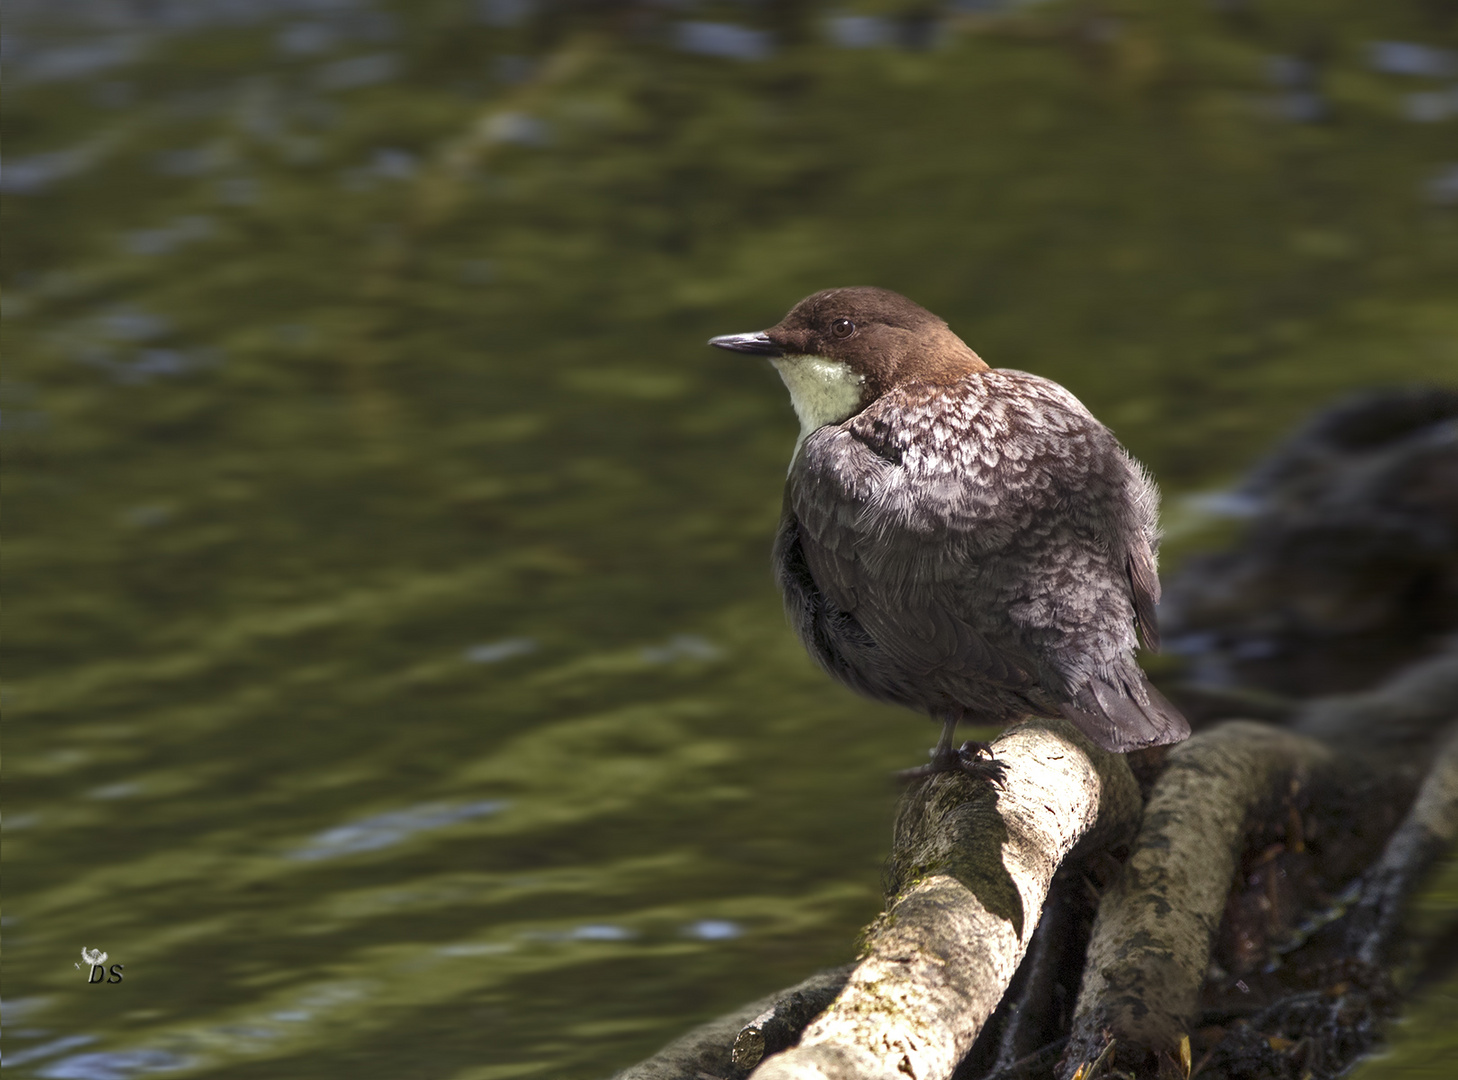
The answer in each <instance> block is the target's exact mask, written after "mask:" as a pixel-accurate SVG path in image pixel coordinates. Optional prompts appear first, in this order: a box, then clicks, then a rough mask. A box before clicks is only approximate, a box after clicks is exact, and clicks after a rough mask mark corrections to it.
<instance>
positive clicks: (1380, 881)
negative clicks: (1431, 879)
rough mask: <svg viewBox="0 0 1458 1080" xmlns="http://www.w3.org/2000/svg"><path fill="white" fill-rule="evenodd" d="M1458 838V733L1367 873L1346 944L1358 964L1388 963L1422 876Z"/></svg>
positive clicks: (1445, 746) (1451, 737)
mask: <svg viewBox="0 0 1458 1080" xmlns="http://www.w3.org/2000/svg"><path fill="white" fill-rule="evenodd" d="M1454 837H1458V730H1455V731H1454V732H1453V733H1452V734H1450V735H1449V736H1448V738H1447V740H1446V742H1445V743H1444V744H1443V745H1442V746H1441V748H1440V749H1439V751H1438V753H1437V755H1436V759H1435V760H1434V762H1433V767H1432V768H1431V769H1430V770H1429V771H1428V775H1427V778H1426V779H1425V780H1424V781H1423V786H1422V787H1421V788H1419V789H1418V796H1417V799H1416V801H1414V803H1413V805H1412V809H1410V810H1409V811H1408V812H1407V817H1406V818H1404V819H1403V822H1402V824H1401V825H1399V826H1398V827H1397V831H1396V832H1394V833H1393V834H1392V837H1391V839H1389V840H1388V841H1387V847H1386V848H1385V849H1384V850H1383V852H1382V857H1381V858H1380V859H1378V860H1377V862H1376V863H1375V864H1374V865H1373V867H1372V868H1371V869H1370V870H1369V871H1367V873H1366V875H1365V876H1364V879H1363V883H1362V894H1361V897H1360V898H1359V899H1358V900H1357V902H1356V904H1355V905H1353V907H1352V910H1351V911H1350V912H1349V913H1348V915H1347V944H1348V949H1349V950H1350V952H1351V953H1352V954H1353V955H1354V956H1355V957H1356V958H1357V960H1358V961H1360V962H1362V963H1366V964H1374V965H1379V964H1382V963H1384V962H1385V961H1387V960H1388V959H1389V958H1390V954H1391V953H1392V951H1393V948H1394V945H1395V944H1396V940H1397V937H1398V931H1399V928H1400V921H1401V916H1402V914H1403V910H1404V909H1405V908H1406V906H1407V902H1408V900H1409V899H1411V897H1412V894H1413V892H1414V891H1415V890H1416V889H1417V886H1418V885H1419V884H1420V883H1421V881H1422V878H1423V876H1424V875H1425V874H1426V873H1427V871H1428V870H1430V869H1431V868H1432V866H1433V864H1434V863H1435V862H1437V860H1438V859H1439V858H1440V857H1441V856H1442V855H1443V853H1444V852H1446V851H1447V850H1448V848H1449V846H1450V845H1451V844H1452V843H1453V839H1454Z"/></svg>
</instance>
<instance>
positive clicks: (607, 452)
mask: <svg viewBox="0 0 1458 1080" xmlns="http://www.w3.org/2000/svg"><path fill="white" fill-rule="evenodd" d="M4 34H5V36H4V48H3V57H4V64H5V69H6V95H5V101H4V127H5V133H6V145H5V158H4V166H3V171H0V188H3V196H4V201H3V224H4V230H5V244H4V250H3V253H0V257H3V278H0V280H3V301H4V308H3V315H4V321H3V323H0V333H3V349H4V355H5V365H4V366H5V370H4V377H3V382H0V403H3V404H0V417H3V439H4V461H5V494H6V497H7V498H6V511H5V590H6V607H7V610H6V654H7V655H6V672H5V675H6V680H5V689H4V697H3V710H4V715H5V720H6V744H7V745H6V749H7V750H8V751H9V758H8V760H7V762H6V766H5V806H4V810H5V816H4V856H5V863H6V866H5V870H6V873H5V892H6V897H5V899H6V904H5V909H4V910H5V915H4V945H5V986H4V994H5V1001H4V1026H5V1054H6V1061H5V1064H6V1066H7V1067H9V1068H14V1069H16V1070H17V1075H34V1076H41V1077H58V1078H59V1077H65V1078H84V1080H111V1078H114V1077H132V1076H141V1075H147V1074H151V1073H167V1074H169V1075H177V1076H192V1075H198V1076H201V1075H207V1076H217V1077H230V1078H231V1077H236V1078H243V1077H252V1076H291V1077H315V1076H319V1077H324V1076H331V1077H332V1076H342V1075H349V1076H352V1077H392V1078H393V1077H431V1078H434V1077H442V1078H453V1080H504V1078H508V1077H512V1078H514V1077H552V1078H589V1077H595V1076H602V1075H605V1074H607V1073H609V1072H611V1071H613V1070H614V1069H616V1068H618V1067H621V1066H623V1065H626V1064H628V1063H630V1062H632V1061H634V1060H636V1059H638V1058H640V1057H642V1056H644V1055H646V1054H647V1053H649V1052H650V1051H652V1050H653V1049H655V1048H656V1047H657V1046H658V1045H659V1044H661V1043H662V1042H664V1041H666V1040H667V1039H669V1038H671V1037H674V1036H675V1035H677V1034H678V1033H680V1032H681V1031H683V1030H684V1029H685V1028H687V1027H688V1026H690V1025H691V1024H693V1023H696V1022H698V1021H701V1020H704V1019H707V1018H709V1017H712V1016H714V1015H717V1014H719V1013H721V1012H724V1011H726V1010H728V1009H730V1008H732V1007H735V1006H738V1005H740V1004H742V1003H744V1002H746V1001H748V1000H750V999H752V998H754V997H756V996H759V995H761V994H763V993H767V992H769V991H771V990H773V989H776V988H778V987H781V986H784V985H787V984H789V983H792V982H795V981H797V980H799V979H800V978H802V977H804V976H805V975H807V974H808V973H810V972H811V971H812V970H814V969H816V968H818V967H821V966H824V965H828V964H833V963H840V962H843V961H845V960H847V959H849V958H850V957H851V955H852V953H853V948H854V939H855V936H856V933H857V931H858V929H859V928H860V927H861V926H862V925H863V924H864V923H865V922H866V921H868V920H869V919H870V918H871V917H872V916H873V915H874V914H875V913H876V912H877V911H878V910H879V907H880V867H881V860H882V859H883V858H884V856H885V853H886V851H887V848H888V845H889V834H890V820H891V813H892V808H893V805H894V800H895V795H896V792H895V789H894V786H893V784H892V782H891V780H890V773H891V771H892V770H893V769H895V768H897V767H901V766H904V765H908V764H913V763H915V762H917V761H920V760H922V759H923V755H924V753H925V751H926V748H927V747H928V746H929V745H930V744H931V742H932V741H933V740H934V737H935V731H934V730H933V725H931V724H930V723H929V722H927V721H925V720H923V719H919V718H917V717H916V716H914V715H912V714H910V713H907V712H903V711H899V710H895V709H891V708H888V707H883V706H879V705H875V704H872V703H868V702H866V701H862V700H860V699H857V698H855V697H853V696H852V695H851V694H850V693H849V692H847V691H844V690H842V689H840V688H839V687H837V686H835V685H833V684H832V683H831V682H830V680H829V679H828V678H826V677H825V676H823V675H822V674H821V673H819V672H818V671H817V670H816V669H814V668H813V667H812V665H811V663H810V661H809V660H808V659H807V658H806V657H805V656H804V655H803V653H802V651H801V649H800V647H799V646H798V644H797V643H796V642H795V641H794V640H793V637H792V635H791V633H790V632H789V630H788V629H787V627H786V626H785V624H784V621H783V617H782V615H781V612H780V606H779V599H778V597H777V595H776V593H775V590H774V586H773V583H772V581H771V578H770V573H769V554H768V549H769V543H770V538H771V535H772V532H773V529H774V525H775V521H776V519H777V516H778V512H779V501H780V486H781V484H782V482H783V477H784V472H785V468H786V465H787V462H788V455H789V452H790V448H791V446H792V444H793V442H794V438H795V431H796V424H795V421H794V417H793V414H792V413H791V410H790V407H789V402H788V400H787V398H786V395H785V393H784V391H783V389H782V387H781V386H780V384H779V381H778V378H777V377H776V376H775V374H774V373H773V371H772V370H771V369H770V368H769V366H768V365H767V364H765V363H764V362H763V361H762V360H761V359H755V358H745V357H738V356H734V355H731V354H727V353H722V352H717V351H714V350H710V349H708V348H706V347H705V346H704V342H705V339H707V338H708V337H709V336H710V335H713V334H719V333H729V332H738V331H748V330H755V329H760V328H762V327H765V326H767V325H769V324H771V323H773V322H775V321H776V320H777V319H778V318H779V317H780V316H781V315H782V314H783V313H784V311H785V310H786V309H787V308H789V307H790V305H791V304H793V303H794V302H795V301H796V300H798V299H799V298H800V297H801V296H803V295H805V294H806V293H809V292H811V291H814V290H816V289H820V288H824V287H828V286H832V285H848V284H877V285H882V286H886V287H889V288H892V289H896V290H898V291H901V292H903V293H906V294H907V295H909V296H911V297H912V298H914V299H915V300H917V301H919V302H920V303H922V304H923V305H925V306H927V307H929V308H930V309H932V310H934V311H936V312H937V313H938V314H940V315H942V316H943V317H945V318H946V319H947V320H948V321H949V322H950V323H951V324H952V327H953V329H955V330H956V331H957V332H959V333H960V334H961V336H962V337H963V338H965V339H966V340H967V342H968V343H969V344H971V345H972V346H973V347H974V348H975V349H977V350H978V351H979V352H980V353H981V354H982V356H983V357H984V358H986V359H987V360H988V361H989V362H990V363H992V364H993V365H994V366H999V367H1013V368H1020V369H1025V370H1029V371H1034V372H1037V373H1039V374H1042V375H1045V376H1048V377H1051V378H1053V379H1056V380H1058V381H1060V382H1062V383H1063V384H1064V385H1066V386H1067V387H1069V388H1070V389H1071V390H1072V391H1073V392H1074V393H1075V394H1077V395H1078V396H1079V397H1080V398H1082V399H1083V400H1084V401H1085V402H1086V403H1087V404H1088V405H1089V407H1090V408H1091V409H1092V410H1093V411H1094V412H1095V413H1096V414H1097V415H1098V416H1099V417H1100V418H1101V419H1103V420H1104V421H1105V422H1107V423H1108V424H1110V425H1111V426H1112V427H1113V428H1114V430H1115V431H1116V432H1117V434H1118V435H1119V437H1120V438H1121V439H1122V440H1123V442H1124V443H1125V445H1126V446H1128V447H1129V449H1130V450H1131V451H1132V452H1133V453H1134V454H1135V455H1137V456H1138V457H1139V458H1141V459H1142V460H1143V461H1144V462H1146V463H1147V464H1148V465H1149V466H1150V468H1151V469H1152V470H1153V471H1154V473H1155V475H1156V476H1157V477H1158V478H1159V480H1160V483H1161V485H1162V486H1163V488H1164V491H1165V494H1166V521H1167V525H1168V532H1169V536H1168V540H1167V546H1166V557H1165V566H1166V576H1167V577H1168V576H1170V575H1171V574H1177V573H1178V568H1179V566H1180V563H1181V560H1182V558H1184V557H1185V555H1186V554H1187V553H1190V552H1193V551H1196V550H1198V549H1199V548H1200V547H1201V546H1202V545H1203V546H1209V545H1211V544H1215V543H1217V542H1218V541H1219V540H1220V539H1221V537H1222V536H1223V535H1225V532H1224V531H1223V530H1227V525H1225V524H1223V523H1222V521H1221V520H1219V519H1217V518H1215V517H1214V516H1213V515H1212V514H1211V513H1210V508H1211V507H1212V505H1215V503H1216V502H1218V500H1211V499H1210V498H1209V493H1210V492H1214V491H1220V490H1222V489H1224V488H1227V487H1228V486H1229V485H1230V484H1231V483H1232V482H1233V481H1234V480H1235V479H1236V478H1237V477H1238V476H1239V475H1240V474H1241V473H1242V472H1243V471H1244V470H1245V469H1247V468H1248V467H1249V466H1250V465H1251V464H1252V463H1253V462H1254V461H1256V460H1257V459H1258V458H1259V457H1260V456H1261V455H1262V454H1263V453H1265V452H1266V451H1268V450H1269V449H1270V448H1271V446H1272V445H1273V444H1274V443H1275V442H1276V441H1277V440H1279V438H1280V437H1281V436H1282V435H1283V434H1284V433H1285V432H1287V431H1288V430H1289V429H1290V428H1291V427H1292V426H1293V425H1294V424H1296V423H1297V422H1298V421H1300V420H1301V419H1302V418H1303V417H1305V416H1306V415H1307V414H1308V413H1310V412H1311V411H1312V410H1313V409H1315V408H1317V407H1319V406H1323V405H1325V404H1327V403H1329V402H1330V401H1331V400H1332V399H1333V398H1334V397H1337V396H1339V395H1341V394H1343V393H1346V392H1350V391H1354V390H1358V389H1360V388H1363V387H1370V386H1375V385H1388V384H1393V383H1404V382H1413V381H1429V382H1432V381H1437V382H1446V383H1448V384H1450V385H1451V384H1453V383H1454V382H1455V381H1458V303H1455V300H1454V298H1455V297H1458V52H1455V50H1458V4H1455V3H1453V2H1452V0H1393V2H1389V3H1385V4H1380V5H1374V4H1370V3H1361V2H1357V0H1325V2H1315V0H1176V2H1170V0H1086V2H1078V0H1064V2H1059V0H1049V2H1044V3H1031V2H1021V3H1019V2H1013V0H963V2H959V3H931V2H924V3H903V4H897V3H890V2H886V3H873V2H866V3H854V2H845V3H836V2H831V3H819V2H814V0H796V2H784V3H770V2H758V3H756V2H751V0H742V2H728V0H726V2H709V0H705V2H701V3H700V2H695V0H658V2H652V0H639V2H628V0H623V2H612V0H597V2H592V0H577V2H569V0H556V2H553V0H416V2H404V0H130V2H128V0H112V2H108V0H11V2H10V3H9V4H7V10H6V25H5V31H4ZM1170 663H1172V662H1170ZM1157 670H1160V671H1166V670H1169V669H1168V668H1160V669H1157ZM83 946H84V947H89V948H100V949H103V950H105V951H107V952H108V953H109V957H110V959H109V963H120V964H123V965H124V980H123V981H122V982H121V983H120V984H110V985H107V984H103V985H96V986H87V985H86V984H85V977H86V971H85V970H84V965H83V966H82V967H81V968H77V967H76V966H75V965H76V964H78V963H80V957H79V952H80V950H81V948H82V947H83ZM1450 989H1451V988H1450ZM1446 1000H1448V1001H1450V1002H1451V1001H1453V1000H1458V999H1455V998H1454V997H1452V996H1450V998H1448V999H1446ZM1449 1016H1450V1017H1451V1012H1450V1013H1449ZM1399 1034H1401V1033H1399ZM1409 1038H1411V1035H1410V1034H1409ZM1402 1052H1403V1051H1402V1050H1401V1047H1399V1054H1398V1056H1397V1057H1396V1058H1390V1059H1388V1064H1387V1065H1386V1066H1382V1065H1381V1063H1377V1064H1378V1066H1380V1067H1379V1068H1378V1069H1377V1070H1376V1071H1371V1072H1369V1075H1373V1076H1376V1075H1397V1074H1398V1073H1397V1072H1394V1071H1392V1070H1393V1069H1394V1068H1395V1066H1393V1065H1392V1062H1393V1061H1397V1062H1399V1063H1400V1062H1401V1061H1402V1060H1404V1059H1403V1058H1402V1057H1401V1054H1402ZM1382 1068H1386V1069H1387V1072H1385V1073H1384V1072H1382V1071H1381V1070H1382ZM1369 1069H1370V1066H1369ZM1404 1075H1405V1074H1404ZM1434 1075H1437V1074H1436V1073H1435V1074H1434Z"/></svg>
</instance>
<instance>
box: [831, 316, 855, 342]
mask: <svg viewBox="0 0 1458 1080" xmlns="http://www.w3.org/2000/svg"><path fill="white" fill-rule="evenodd" d="M830 332H831V333H832V334H834V335H835V336H836V337H839V338H847V337H850V336H851V335H852V334H854V333H855V332H856V324H855V323H853V322H851V321H850V320H849V319H836V320H835V322H833V323H831V324H830Z"/></svg>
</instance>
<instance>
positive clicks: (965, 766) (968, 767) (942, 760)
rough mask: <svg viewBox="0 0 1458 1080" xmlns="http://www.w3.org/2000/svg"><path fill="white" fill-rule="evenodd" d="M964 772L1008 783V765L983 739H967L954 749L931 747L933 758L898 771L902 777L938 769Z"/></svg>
mask: <svg viewBox="0 0 1458 1080" xmlns="http://www.w3.org/2000/svg"><path fill="white" fill-rule="evenodd" d="M947 772H962V773H966V774H967V775H969V776H975V777H978V778H979V779H982V780H986V781H987V782H988V783H990V784H994V785H996V786H997V787H999V788H1002V787H1005V786H1006V783H1005V781H1006V779H1007V766H1006V765H1004V764H1003V763H1002V762H1000V761H998V760H997V758H995V757H994V756H993V754H992V747H991V746H989V745H987V743H982V742H972V741H970V740H969V741H968V742H964V743H963V744H962V745H961V746H959V747H957V748H956V749H955V750H945V751H944V750H942V749H941V748H940V747H937V748H935V749H933V750H932V751H931V761H929V762H928V763H927V764H925V765H918V766H917V767H916V768H914V769H902V770H901V771H900V772H898V773H897V774H896V776H897V778H898V779H900V780H903V781H908V782H909V781H912V780H921V779H923V778H925V777H928V776H936V775H937V774H938V773H947Z"/></svg>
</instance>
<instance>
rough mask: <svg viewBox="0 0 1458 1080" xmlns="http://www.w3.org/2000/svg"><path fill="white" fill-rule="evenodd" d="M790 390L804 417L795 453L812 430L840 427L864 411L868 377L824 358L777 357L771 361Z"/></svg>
mask: <svg viewBox="0 0 1458 1080" xmlns="http://www.w3.org/2000/svg"><path fill="white" fill-rule="evenodd" d="M770 363H771V364H773V365H774V366H775V370H776V371H778V372H779V373H780V378H781V379H783V380H784V383H785V386H786V388H788V389H789V391H790V404H791V405H793V406H794V407H795V415H796V416H798V417H799V418H800V437H799V438H798V439H796V440H795V451H796V452H797V453H798V452H799V450H800V444H801V443H802V442H804V441H805V437H806V436H807V435H809V434H810V433H811V432H812V431H817V430H819V429H820V428H823V427H824V426H825V425H826V424H839V423H840V422H841V421H843V420H849V419H850V418H851V417H852V416H854V415H855V414H856V413H858V412H860V411H861V386H862V384H863V383H864V382H865V381H866V378H865V376H864V375H857V374H856V373H855V372H853V371H851V369H850V367H849V366H848V365H846V364H842V363H841V362H840V361H838V360H827V359H825V358H824V357H823V356H777V357H775V358H774V359H773V360H771V361H770Z"/></svg>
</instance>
